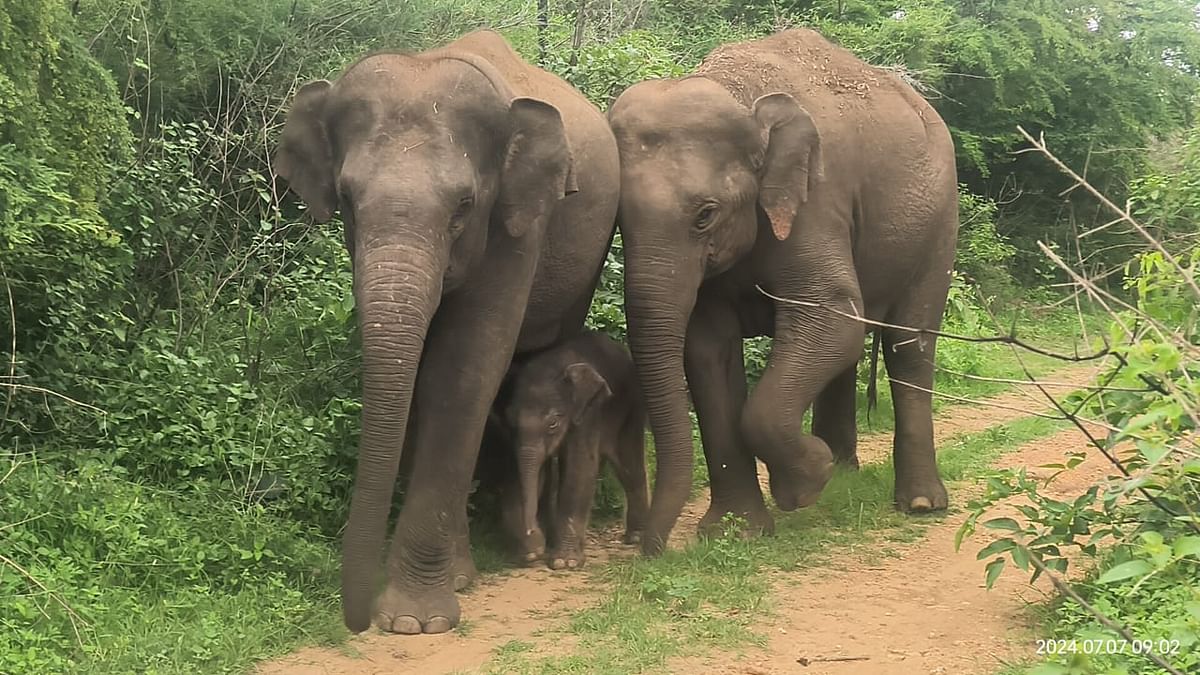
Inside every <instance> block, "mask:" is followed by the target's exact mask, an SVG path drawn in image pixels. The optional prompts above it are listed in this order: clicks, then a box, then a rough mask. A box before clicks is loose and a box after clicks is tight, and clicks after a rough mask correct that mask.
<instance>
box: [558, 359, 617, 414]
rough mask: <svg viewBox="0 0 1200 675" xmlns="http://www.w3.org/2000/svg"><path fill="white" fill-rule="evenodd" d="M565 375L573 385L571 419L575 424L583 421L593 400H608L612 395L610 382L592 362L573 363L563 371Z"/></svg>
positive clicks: (571, 385)
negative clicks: (597, 370)
mask: <svg viewBox="0 0 1200 675" xmlns="http://www.w3.org/2000/svg"><path fill="white" fill-rule="evenodd" d="M563 377H564V378H565V379H566V380H567V382H568V383H569V384H570V387H571V398H572V400H571V421H572V422H573V423H575V424H580V423H581V422H583V417H584V414H585V413H586V412H587V410H588V408H589V407H591V405H592V403H593V401H597V402H598V401H603V400H607V399H608V398H609V397H610V396H612V389H610V388H609V387H608V382H606V381H605V380H604V378H603V377H602V376H601V375H600V373H598V372H596V369H595V368H593V367H592V365H591V364H590V363H582V362H581V363H572V364H571V365H569V366H567V367H566V369H565V370H564V371H563Z"/></svg>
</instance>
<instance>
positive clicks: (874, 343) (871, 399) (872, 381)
mask: <svg viewBox="0 0 1200 675" xmlns="http://www.w3.org/2000/svg"><path fill="white" fill-rule="evenodd" d="M882 337H883V330H882V329H880V328H876V329H875V334H874V335H873V336H872V337H871V374H870V375H868V376H867V378H868V379H867V423H868V424H870V422H871V411H872V410H874V409H875V402H876V398H877V397H878V395H879V386H878V380H879V342H880V339H881V338H882Z"/></svg>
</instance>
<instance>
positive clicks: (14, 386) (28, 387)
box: [0, 382, 108, 415]
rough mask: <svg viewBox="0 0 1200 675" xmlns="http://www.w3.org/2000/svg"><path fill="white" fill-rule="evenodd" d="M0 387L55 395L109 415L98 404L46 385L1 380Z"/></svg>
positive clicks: (81, 406)
mask: <svg viewBox="0 0 1200 675" xmlns="http://www.w3.org/2000/svg"><path fill="white" fill-rule="evenodd" d="M0 387H8V388H9V390H10V391H11V390H13V389H20V390H22V391H32V392H37V393H39V394H49V395H50V396H54V397H56V398H61V399H62V400H64V401H67V402H68V403H73V404H75V405H77V406H79V407H80V408H87V409H88V410H91V411H93V412H97V413H100V414H101V415H108V413H107V412H106V411H104V410H101V409H100V408H97V407H96V406H94V405H91V404H90V403H84V402H83V401H76V400H75V399H73V398H71V397H70V396H67V395H66V394H60V393H58V392H57V391H53V390H51V389H46V388H45V387H35V386H33V385H32V384H19V383H17V382H0Z"/></svg>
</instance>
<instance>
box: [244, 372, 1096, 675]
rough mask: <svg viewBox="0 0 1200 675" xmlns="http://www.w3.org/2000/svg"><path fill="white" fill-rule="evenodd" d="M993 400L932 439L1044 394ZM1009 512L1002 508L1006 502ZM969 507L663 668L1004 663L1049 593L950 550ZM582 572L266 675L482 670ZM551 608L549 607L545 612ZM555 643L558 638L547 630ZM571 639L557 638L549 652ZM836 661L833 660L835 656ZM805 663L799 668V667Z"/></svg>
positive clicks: (1089, 467) (1017, 409)
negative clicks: (737, 635)
mask: <svg viewBox="0 0 1200 675" xmlns="http://www.w3.org/2000/svg"><path fill="white" fill-rule="evenodd" d="M1090 375H1091V371H1090V370H1089V369H1086V368H1079V367H1076V368H1071V369H1068V370H1065V371H1060V372H1059V373H1057V374H1055V375H1054V376H1052V377H1049V378H1047V379H1048V380H1053V381H1055V382H1059V383H1062V385H1063V386H1062V387H1060V388H1059V389H1058V390H1057V391H1058V392H1061V393H1066V391H1067V390H1068V385H1078V384H1082V383H1084V382H1086V381H1087V380H1088V379H1089V377H1090ZM989 402H990V403H991V404H992V405H989V406H986V407H983V406H970V407H969V406H955V407H952V408H950V409H948V410H946V411H944V412H943V413H942V414H941V415H940V416H939V419H938V422H937V425H936V430H937V436H938V442H939V444H940V443H942V442H943V441H945V440H946V439H949V438H951V437H953V436H960V435H963V434H970V433H976V432H981V431H984V430H986V429H988V428H990V427H995V426H998V425H1001V424H1004V423H1007V422H1011V421H1013V420H1015V419H1018V418H1021V417H1024V416H1026V415H1027V413H1028V412H1030V411H1044V410H1046V403H1045V400H1044V399H1043V398H1040V394H1038V393H1036V391H1035V392H1029V391H1028V390H1027V388H1026V389H1020V388H1018V390H1017V391H1013V392H1010V393H1007V394H1004V395H1001V396H998V397H995V398H993V399H990V400H989ZM890 447H891V436H890V434H874V435H869V436H865V437H863V439H862V440H861V441H860V446H859V454H860V457H861V458H862V461H863V462H864V463H869V462H877V461H880V460H881V459H883V458H885V457H886V454H887V453H888V452H889V451H890ZM1082 447H1083V439H1082V437H1081V435H1080V434H1079V433H1078V432H1076V431H1073V430H1068V431H1064V432H1060V433H1058V434H1056V435H1054V436H1051V437H1049V438H1044V439H1041V440H1038V441H1035V442H1032V443H1029V444H1028V445H1026V446H1024V447H1022V448H1019V449H1017V450H1016V451H1014V452H1011V453H1008V454H1006V455H1004V457H1003V458H1002V459H1001V460H1000V465H1001V466H1026V467H1037V466H1039V465H1042V464H1047V463H1051V462H1061V461H1062V460H1063V457H1064V455H1065V454H1066V453H1068V452H1071V451H1074V450H1079V449H1081V448H1082ZM1107 468H1108V467H1107V466H1106V465H1104V464H1103V461H1102V460H1099V461H1098V460H1097V459H1096V458H1091V459H1089V460H1088V461H1086V462H1084V463H1083V464H1081V465H1080V466H1079V467H1077V468H1075V469H1074V470H1072V471H1071V472H1070V474H1069V475H1065V476H1062V477H1060V478H1059V480H1057V481H1056V482H1055V483H1054V484H1053V486H1052V488H1051V491H1061V492H1063V493H1064V494H1065V493H1068V492H1070V491H1072V490H1075V489H1076V488H1080V486H1086V485H1088V484H1090V483H1092V482H1094V481H1096V480H1098V479H1101V478H1103V476H1104V475H1105V470H1106V469H1107ZM971 489H973V488H972V487H971V486H969V485H967V484H960V485H957V486H954V487H953V488H952V499H953V500H954V501H955V502H956V503H957V504H958V505H960V506H961V505H962V504H964V503H965V501H966V499H967V496H968V495H969V492H970V490H971ZM706 506H707V495H704V494H701V495H699V496H698V497H697V499H695V500H693V501H692V502H691V503H690V504H689V508H688V509H687V511H686V512H685V514H684V516H683V517H682V518H681V520H680V523H679V525H678V526H677V527H676V529H675V532H676V533H677V534H676V535H675V536H674V537H673V545H683V544H685V543H686V539H687V538H688V537H690V536H692V534H693V533H694V532H695V524H696V522H697V521H698V519H699V517H700V515H701V514H702V513H703V511H704V509H705V507H706ZM1000 508H1001V510H1003V508H1004V507H1000ZM963 518H965V514H956V515H953V516H951V517H949V518H946V519H945V520H943V521H942V522H940V523H937V524H934V525H931V526H930V527H929V528H928V529H926V530H925V532H924V535H923V536H922V537H921V538H920V539H919V540H918V541H915V542H912V543H909V544H901V545H894V546H892V548H893V549H895V552H896V554H897V555H895V556H892V557H886V558H883V559H880V557H879V556H878V555H867V553H868V552H866V551H863V552H861V553H860V554H851V555H850V556H849V559H844V558H839V561H838V562H839V564H838V569H836V570H831V569H821V568H816V569H806V570H802V571H800V572H796V573H791V574H787V575H784V574H777V575H775V576H774V578H773V579H772V586H773V589H772V593H771V598H772V600H773V602H772V605H773V607H774V608H775V612H774V613H773V615H772V616H771V618H770V619H769V620H768V623H767V625H766V627H765V630H766V633H767V635H768V641H767V645H766V648H765V649H764V650H756V649H749V650H747V655H745V656H742V655H734V654H724V653H718V654H713V655H710V656H707V657H704V658H688V659H683V660H679V661H676V662H672V663H671V664H668V668H667V670H668V672H684V673H706V674H707V673H714V674H716V673H729V674H733V673H745V674H748V675H776V674H782V673H812V674H813V675H824V674H830V675H842V674H851V673H853V674H855V675H858V674H860V673H861V674H865V675H871V674H875V673H878V674H881V675H882V674H895V673H900V674H903V673H922V674H924V673H954V674H971V673H978V674H980V675H985V674H989V673H994V672H996V671H997V670H998V669H999V668H1000V667H1002V666H1003V664H1004V663H1006V662H1012V661H1014V660H1019V659H1021V658H1024V657H1027V656H1029V655H1031V654H1032V649H1033V644H1034V643H1033V638H1034V637H1035V636H1034V635H1033V634H1032V632H1031V629H1030V628H1029V625H1030V619H1029V616H1028V614H1027V612H1026V608H1027V606H1028V604H1029V603H1031V602H1039V601H1041V600H1043V599H1044V598H1045V597H1046V594H1047V592H1048V590H1047V589H1048V586H1047V585H1044V584H1042V583H1040V582H1039V584H1038V586H1037V587H1034V586H1030V585H1028V584H1026V583H1023V581H1022V579H1023V577H1022V576H1021V575H1019V574H1005V575H1003V576H1002V577H1001V578H1000V580H999V582H998V583H997V585H996V587H995V588H993V589H992V590H991V591H988V590H986V589H985V588H984V584H983V566H982V563H980V562H978V561H976V559H975V552H976V551H978V550H979V549H980V548H981V547H982V546H984V545H985V544H986V543H987V542H988V540H987V539H986V538H985V537H976V538H974V539H972V540H970V541H969V542H968V543H967V544H966V545H964V546H963V550H962V552H960V553H957V552H955V550H954V534H955V531H956V530H957V529H958V527H959V525H960V524H961V523H962V520H963ZM618 540H619V531H618V530H613V531H609V532H599V533H595V534H594V535H593V541H592V542H591V548H590V552H591V551H594V552H596V555H595V556H594V557H592V558H590V559H589V564H590V565H597V564H602V563H603V560H604V559H605V558H611V557H613V556H627V555H631V554H632V553H633V552H632V551H631V550H630V549H629V548H628V547H623V546H621V545H620V544H619V543H618ZM589 583H590V582H589V577H588V576H587V575H581V574H571V573H567V572H552V571H550V570H548V569H544V568H531V569H515V570H511V571H510V572H508V573H506V574H503V575H496V576H491V577H488V578H485V579H483V580H482V581H481V582H480V583H479V584H477V586H476V587H475V588H474V589H473V590H472V591H471V592H469V593H467V594H466V595H464V596H463V597H462V604H463V616H465V617H468V619H467V622H466V624H465V625H464V626H463V627H462V628H460V629H459V630H456V631H454V632H451V633H448V634H445V635H437V636H420V637H406V638H400V637H396V636H388V635H383V634H380V633H377V632H371V633H367V634H364V635H361V636H358V637H356V638H353V639H351V640H350V641H349V642H348V643H347V645H345V646H344V647H342V648H340V649H328V648H310V649H304V650H301V651H299V652H296V653H294V654H291V655H289V656H287V657H285V658H282V659H279V660H276V661H271V662H268V663H264V664H262V665H261V667H260V669H259V672H261V673H263V674H264V675H283V674H288V675H341V674H349V673H356V674H357V673H361V674H365V675H374V674H383V673H422V674H429V675H433V674H436V673H449V672H462V671H466V672H470V671H472V670H475V669H477V668H480V667H483V666H485V665H486V664H487V663H488V661H489V660H490V659H491V658H492V656H493V655H494V652H495V650H496V649H497V648H498V647H500V646H501V645H504V644H505V643H508V642H509V641H510V640H522V641H525V642H530V643H533V644H538V642H539V636H538V631H539V629H541V628H545V627H546V626H548V625H550V624H554V623H561V620H562V618H564V617H566V616H567V615H568V614H569V613H570V612H571V611H572V610H574V609H578V608H580V607H584V606H587V605H589V604H591V603H594V602H595V601H596V599H597V597H599V596H598V594H599V593H600V592H602V589H597V588H595V587H594V586H589ZM548 608H549V609H548ZM554 639H555V640H556V641H559V642H561V636H556V637H555V638H554ZM566 647H569V645H562V644H558V645H555V650H556V651H557V650H558V649H562V648H566ZM837 659H841V660H837ZM805 663H807V665H804V664H805Z"/></svg>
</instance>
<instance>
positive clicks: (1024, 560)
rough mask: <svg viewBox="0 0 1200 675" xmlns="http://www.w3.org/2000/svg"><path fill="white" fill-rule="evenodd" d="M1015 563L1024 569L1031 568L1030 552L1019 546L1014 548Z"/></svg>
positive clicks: (1013, 557)
mask: <svg viewBox="0 0 1200 675" xmlns="http://www.w3.org/2000/svg"><path fill="white" fill-rule="evenodd" d="M1012 559H1013V564H1014V565H1016V566H1017V567H1019V568H1021V569H1022V570H1025V571H1028V570H1029V552H1028V551H1026V550H1025V548H1023V547H1021V546H1018V547H1016V548H1014V549H1013V550H1012Z"/></svg>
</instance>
